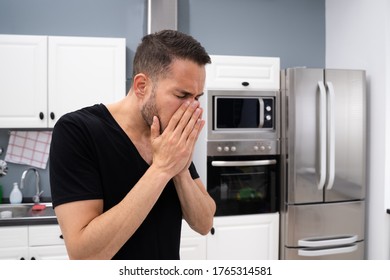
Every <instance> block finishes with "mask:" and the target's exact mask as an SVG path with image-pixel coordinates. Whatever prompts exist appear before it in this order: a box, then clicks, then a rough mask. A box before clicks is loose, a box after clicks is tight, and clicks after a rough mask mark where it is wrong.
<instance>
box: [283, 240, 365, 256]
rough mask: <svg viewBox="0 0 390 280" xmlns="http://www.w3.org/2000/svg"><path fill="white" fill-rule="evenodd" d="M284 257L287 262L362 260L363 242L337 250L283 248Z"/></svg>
mask: <svg viewBox="0 0 390 280" xmlns="http://www.w3.org/2000/svg"><path fill="white" fill-rule="evenodd" d="M285 256H286V259H288V260H362V259H363V258H364V241H361V242H356V243H355V244H351V245H346V246H344V247H339V248H315V249H298V248H285Z"/></svg>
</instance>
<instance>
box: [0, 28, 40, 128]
mask: <svg viewBox="0 0 390 280" xmlns="http://www.w3.org/2000/svg"><path fill="white" fill-rule="evenodd" d="M0 61H1V62H0V104H1V109H0V127H2V128H12V127H26V128H29V127H46V126H47V120H46V112H47V37H46V36H21V35H0Z"/></svg>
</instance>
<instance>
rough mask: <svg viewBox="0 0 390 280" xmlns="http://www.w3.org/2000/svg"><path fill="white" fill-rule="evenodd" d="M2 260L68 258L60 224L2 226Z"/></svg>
mask: <svg viewBox="0 0 390 280" xmlns="http://www.w3.org/2000/svg"><path fill="white" fill-rule="evenodd" d="M0 236H1V238H0V260H48V259H53V260H54V259H56V260H62V259H68V254H67V252H66V247H65V243H64V240H63V239H62V235H61V230H60V227H59V225H35V226H13V227H0Z"/></svg>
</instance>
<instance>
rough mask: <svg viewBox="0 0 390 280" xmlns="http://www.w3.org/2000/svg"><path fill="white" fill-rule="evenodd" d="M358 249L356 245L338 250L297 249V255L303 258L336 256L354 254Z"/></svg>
mask: <svg viewBox="0 0 390 280" xmlns="http://www.w3.org/2000/svg"><path fill="white" fill-rule="evenodd" d="M357 249H358V245H357V244H354V245H349V246H345V247H338V248H322V249H318V250H312V249H311V250H307V249H306V250H305V249H299V250H298V255H299V256H304V257H320V256H326V255H336V254H346V253H351V252H354V251H356V250H357Z"/></svg>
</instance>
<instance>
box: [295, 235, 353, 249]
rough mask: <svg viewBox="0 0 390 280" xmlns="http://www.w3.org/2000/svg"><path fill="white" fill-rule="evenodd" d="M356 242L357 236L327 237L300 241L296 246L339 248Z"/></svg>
mask: <svg viewBox="0 0 390 280" xmlns="http://www.w3.org/2000/svg"><path fill="white" fill-rule="evenodd" d="M357 240H358V236H357V235H352V236H340V237H329V238H326V237H324V238H316V239H300V240H298V246H300V247H310V248H316V247H328V246H341V245H348V244H352V243H354V242H356V241H357Z"/></svg>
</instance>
